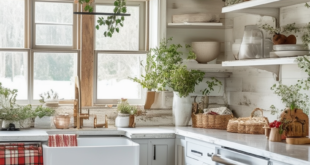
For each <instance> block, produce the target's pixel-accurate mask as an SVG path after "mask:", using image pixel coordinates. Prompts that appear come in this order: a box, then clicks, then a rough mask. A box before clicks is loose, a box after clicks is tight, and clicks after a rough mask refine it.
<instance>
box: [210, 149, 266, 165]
mask: <svg viewBox="0 0 310 165" xmlns="http://www.w3.org/2000/svg"><path fill="white" fill-rule="evenodd" d="M216 153H217V154H213V155H212V161H214V162H215V164H216V165H271V164H270V160H269V158H265V157H262V156H258V155H255V154H251V153H247V152H243V151H239V150H236V149H232V148H226V147H222V148H219V147H216Z"/></svg>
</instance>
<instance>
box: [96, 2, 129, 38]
mask: <svg viewBox="0 0 310 165" xmlns="http://www.w3.org/2000/svg"><path fill="white" fill-rule="evenodd" d="M113 12H114V13H115V14H124V13H126V12H127V7H126V0H116V1H115V2H114V10H113ZM124 21H125V17H124V16H115V15H113V16H108V17H107V19H104V18H103V17H99V19H98V20H97V23H98V25H96V29H97V30H99V28H100V26H103V25H107V26H108V30H107V31H105V32H104V33H103V34H104V36H105V37H107V36H108V37H112V35H113V33H114V32H115V31H116V32H117V33H119V28H120V26H121V27H123V26H124Z"/></svg>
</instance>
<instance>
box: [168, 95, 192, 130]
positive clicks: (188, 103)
mask: <svg viewBox="0 0 310 165" xmlns="http://www.w3.org/2000/svg"><path fill="white" fill-rule="evenodd" d="M192 102H193V99H191V98H190V96H187V97H182V98H180V96H179V93H178V92H173V107H172V114H173V124H174V125H175V126H187V125H188V122H189V121H190V119H191V113H192Z"/></svg>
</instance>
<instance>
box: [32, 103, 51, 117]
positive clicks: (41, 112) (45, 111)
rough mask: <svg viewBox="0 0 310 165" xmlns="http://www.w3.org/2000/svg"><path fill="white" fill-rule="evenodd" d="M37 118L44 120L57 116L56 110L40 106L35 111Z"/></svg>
mask: <svg viewBox="0 0 310 165" xmlns="http://www.w3.org/2000/svg"><path fill="white" fill-rule="evenodd" d="M34 113H35V116H38V117H39V118H42V117H44V116H53V115H54V114H55V110H53V109H51V108H49V107H42V105H41V106H38V107H37V108H36V109H35V110H34Z"/></svg>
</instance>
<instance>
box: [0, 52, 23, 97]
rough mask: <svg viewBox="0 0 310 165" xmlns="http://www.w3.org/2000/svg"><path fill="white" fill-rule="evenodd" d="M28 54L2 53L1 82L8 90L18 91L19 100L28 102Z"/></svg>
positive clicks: (0, 61) (0, 60) (0, 54)
mask: <svg viewBox="0 0 310 165" xmlns="http://www.w3.org/2000/svg"><path fill="white" fill-rule="evenodd" d="M27 73H28V67H27V53H26V52H0V82H1V83H2V85H3V86H4V87H6V88H10V89H17V90H18V95H17V99H18V100H26V99H27V98H28V97H27V94H28V93H27V92H28V86H27V85H28V81H27V80H28V74H27Z"/></svg>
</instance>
